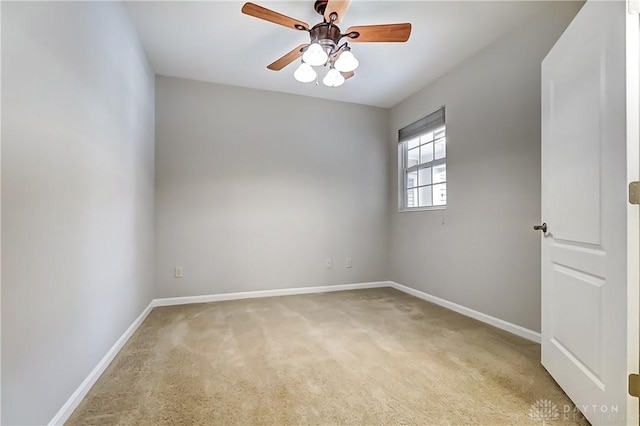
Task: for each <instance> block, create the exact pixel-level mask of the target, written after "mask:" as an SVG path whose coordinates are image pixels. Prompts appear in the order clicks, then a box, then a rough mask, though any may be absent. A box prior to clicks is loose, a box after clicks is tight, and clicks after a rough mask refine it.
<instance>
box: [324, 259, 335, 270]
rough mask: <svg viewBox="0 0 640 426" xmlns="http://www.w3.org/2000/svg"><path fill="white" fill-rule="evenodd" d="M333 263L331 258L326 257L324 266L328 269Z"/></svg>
mask: <svg viewBox="0 0 640 426" xmlns="http://www.w3.org/2000/svg"><path fill="white" fill-rule="evenodd" d="M332 266H333V265H332V264H331V259H325V260H324V267H325V268H327V269H331V267H332Z"/></svg>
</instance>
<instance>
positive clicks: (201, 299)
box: [49, 281, 390, 426]
mask: <svg viewBox="0 0 640 426" xmlns="http://www.w3.org/2000/svg"><path fill="white" fill-rule="evenodd" d="M389 286H390V284H389V282H387V281H380V282H370V283H358V284H343V285H330V286H320V287H299V288H287V289H280V290H263V291H247V292H242V293H224V294H211V295H206V296H191V297H170V298H165V299H154V300H152V301H151V303H149V306H147V307H146V308H145V310H144V311H142V313H141V314H140V316H138V318H136V319H135V321H134V322H133V323H132V324H131V325H130V326H129V328H128V329H127V330H126V331H125V332H124V334H123V335H122V336H120V338H119V339H118V341H117V342H116V343H115V344H114V345H113V346H112V347H111V349H109V352H107V354H106V355H105V356H104V358H102V359H101V360H100V362H99V363H98V365H96V367H95V368H94V369H93V370H92V371H91V373H89V375H88V376H87V378H86V379H84V381H83V382H82V383H81V384H80V386H78V388H77V389H76V390H75V392H74V393H73V395H71V397H69V399H68V400H67V402H65V404H64V405H63V406H62V408H60V410H59V411H58V412H57V413H56V415H55V416H53V419H51V421H50V422H49V426H54V425H56V426H57V425H62V424H64V422H66V421H67V420H68V419H69V417H70V416H71V414H73V411H74V410H75V409H76V408H77V407H78V405H79V404H80V402H82V399H83V398H84V397H85V396H86V395H87V393H88V392H89V390H90V389H91V387H92V386H93V385H94V384H95V383H96V381H97V380H98V379H99V378H100V376H101V375H102V373H104V371H105V370H106V369H107V367H108V366H109V364H110V363H111V361H113V359H114V358H115V357H116V355H118V352H120V350H121V349H122V348H123V347H124V345H125V344H126V343H127V341H128V340H129V339H130V338H131V336H133V333H135V331H136V330H137V329H138V327H140V325H141V324H142V322H143V321H144V320H145V318H147V316H148V315H149V313H150V312H151V310H152V309H153V308H154V307H156V306H171V305H184V304H189V303H206V302H217V301H223V300H236V299H251V298H258V297H272V296H287V295H294V294H310V293H325V292H330V291H344V290H358V289H364V288H377V287H389Z"/></svg>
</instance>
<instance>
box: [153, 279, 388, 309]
mask: <svg viewBox="0 0 640 426" xmlns="http://www.w3.org/2000/svg"><path fill="white" fill-rule="evenodd" d="M378 287H391V283H390V282H389V281H375V282H369V283H358V284H339V285H327V286H318V287H296V288H283V289H278V290H259V291H243V292H240V293H220V294H208V295H204V296H187V297H167V298H163V299H154V300H153V301H152V302H151V304H152V305H153V306H154V307H155V306H173V305H187V304H190V303H208V302H221V301H224V300H238V299H256V298H260V297H274V296H292V295H296V294H311V293H328V292H332V291H345V290H360V289H364V288H378Z"/></svg>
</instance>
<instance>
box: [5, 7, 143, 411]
mask: <svg viewBox="0 0 640 426" xmlns="http://www.w3.org/2000/svg"><path fill="white" fill-rule="evenodd" d="M2 65H3V68H2V209H3V210H2V265H3V269H2V423H3V424H24V423H30V424H45V423H47V422H49V421H50V420H51V418H52V417H53V416H54V415H55V413H56V412H57V411H58V410H59V409H60V408H61V407H62V405H63V404H64V403H65V401H66V400H67V399H68V398H69V397H70V396H71V394H72V393H73V392H74V391H75V390H76V388H77V387H78V386H79V385H80V383H81V382H82V381H83V380H84V379H85V378H86V377H87V375H88V374H89V372H90V371H91V370H92V369H93V368H94V367H95V366H96V365H97V363H98V362H99V361H100V359H101V358H102V357H103V356H104V355H105V354H106V353H107V351H108V350H109V348H110V347H111V346H112V345H113V344H114V343H115V342H116V340H117V339H118V338H119V337H120V336H121V335H122V333H123V332H124V331H125V330H126V329H127V327H129V326H130V325H131V323H132V322H133V321H134V319H135V318H136V317H137V316H138V315H139V314H140V313H141V312H142V310H143V309H144V308H145V306H146V305H147V304H148V303H149V302H150V300H151V298H152V293H153V280H152V274H153V265H152V262H153V214H154V213H153V207H154V204H153V179H154V162H153V160H154V153H153V149H154V148H153V140H154V78H153V73H152V72H151V70H150V68H149V66H148V63H147V60H146V56H145V54H144V52H143V50H142V49H141V47H140V45H139V44H138V41H137V37H136V34H135V32H134V30H133V27H132V26H131V24H130V22H129V19H128V16H127V15H126V13H125V11H124V9H123V6H122V4H120V3H117V2H115V3H111V2H107V3H102V2H101V3H93V2H68V3H62V2H43V3H28V2H21V3H11V2H3V4H2Z"/></svg>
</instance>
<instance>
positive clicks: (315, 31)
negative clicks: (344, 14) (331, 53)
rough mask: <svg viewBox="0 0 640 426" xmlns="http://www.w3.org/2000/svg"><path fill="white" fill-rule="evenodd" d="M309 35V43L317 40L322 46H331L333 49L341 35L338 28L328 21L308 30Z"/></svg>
mask: <svg viewBox="0 0 640 426" xmlns="http://www.w3.org/2000/svg"><path fill="white" fill-rule="evenodd" d="M309 37H310V38H311V43H315V42H317V43H320V45H322V46H331V49H332V50H333V48H335V47H336V45H337V44H338V41H339V40H340V37H341V34H340V28H338V26H337V25H334V24H331V23H329V22H323V23H321V24H318V25H315V26H314V27H313V28H311V29H310V30H309Z"/></svg>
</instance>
